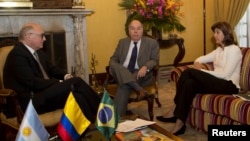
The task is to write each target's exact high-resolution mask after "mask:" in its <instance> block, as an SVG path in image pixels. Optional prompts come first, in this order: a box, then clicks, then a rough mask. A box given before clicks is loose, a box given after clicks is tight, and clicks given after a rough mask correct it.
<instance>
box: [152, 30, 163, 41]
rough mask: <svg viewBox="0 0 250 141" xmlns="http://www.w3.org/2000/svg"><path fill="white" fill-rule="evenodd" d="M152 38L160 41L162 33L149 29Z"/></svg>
mask: <svg viewBox="0 0 250 141" xmlns="http://www.w3.org/2000/svg"><path fill="white" fill-rule="evenodd" d="M151 33H152V38H154V39H156V40H159V39H162V31H161V30H159V29H156V28H154V27H152V28H151Z"/></svg>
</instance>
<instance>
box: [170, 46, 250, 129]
mask: <svg viewBox="0 0 250 141" xmlns="http://www.w3.org/2000/svg"><path fill="white" fill-rule="evenodd" d="M241 51H242V54H243V58H242V66H241V67H242V68H241V80H240V86H241V88H242V91H250V48H241ZM190 67H192V65H185V66H179V67H176V68H174V69H173V70H172V72H171V80H173V81H174V82H175V83H176V82H177V81H178V79H179V76H180V74H181V72H183V70H185V69H186V68H190ZM204 67H205V68H206V69H208V70H213V64H212V63H207V64H204ZM187 123H189V124H190V125H191V126H192V127H194V128H195V129H197V130H200V131H203V132H205V133H207V132H208V125H239V124H248V125H250V101H243V100H241V99H240V98H235V97H233V96H232V95H218V94H204V95H201V94H197V95H196V97H195V98H194V100H193V103H192V105H191V108H190V113H189V116H188V120H187Z"/></svg>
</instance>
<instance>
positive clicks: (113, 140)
mask: <svg viewBox="0 0 250 141" xmlns="http://www.w3.org/2000/svg"><path fill="white" fill-rule="evenodd" d="M136 118H141V119H144V120H148V119H147V118H145V117H144V116H142V115H138V116H135V115H134V116H132V118H130V119H129V120H135V119H136ZM148 127H149V128H151V129H153V130H155V131H157V132H159V133H161V134H163V135H165V136H167V137H169V138H170V139H173V140H175V141H183V139H181V138H180V137H178V136H175V135H174V134H172V133H170V132H169V131H167V130H166V129H164V128H162V127H161V126H159V125H157V123H155V124H152V125H149V126H148ZM112 141H119V140H118V139H117V138H112Z"/></svg>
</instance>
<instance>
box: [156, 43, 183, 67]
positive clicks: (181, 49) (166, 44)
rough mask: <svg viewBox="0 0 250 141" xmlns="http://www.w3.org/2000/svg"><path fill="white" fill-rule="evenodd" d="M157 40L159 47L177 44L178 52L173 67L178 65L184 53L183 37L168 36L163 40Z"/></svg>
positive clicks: (163, 47) (169, 46)
mask: <svg viewBox="0 0 250 141" xmlns="http://www.w3.org/2000/svg"><path fill="white" fill-rule="evenodd" d="M158 42H159V46H160V49H165V48H171V47H173V45H175V44H177V45H178V48H179V52H178V54H177V55H176V57H175V59H174V62H173V64H174V66H175V67H176V66H178V64H179V62H180V61H181V60H182V59H183V57H184V55H185V46H184V39H183V38H169V39H165V40H162V39H159V40H158Z"/></svg>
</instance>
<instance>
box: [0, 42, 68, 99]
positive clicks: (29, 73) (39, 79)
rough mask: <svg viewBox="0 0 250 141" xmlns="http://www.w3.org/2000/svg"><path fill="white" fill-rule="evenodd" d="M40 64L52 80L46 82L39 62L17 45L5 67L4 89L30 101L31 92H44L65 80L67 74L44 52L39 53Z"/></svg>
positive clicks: (19, 44)
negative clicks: (54, 64)
mask: <svg viewBox="0 0 250 141" xmlns="http://www.w3.org/2000/svg"><path fill="white" fill-rule="evenodd" d="M37 53H38V56H39V59H40V62H41V64H42V66H43V67H44V70H45V71H46V72H47V74H48V76H49V77H50V78H51V79H49V80H45V79H44V78H43V75H42V72H41V70H40V68H39V65H38V63H37V61H36V60H35V58H34V56H33V55H32V54H31V53H30V51H29V50H28V49H27V48H26V47H25V46H24V45H23V44H22V43H18V44H16V45H15V47H14V48H13V50H11V51H10V53H9V55H8V57H7V59H6V62H5V66H4V71H3V81H4V87H5V88H10V89H13V90H15V91H16V92H17V93H18V97H19V98H21V99H26V100H27V99H30V96H31V92H34V93H36V92H39V91H42V90H44V89H46V88H48V87H49V86H52V85H54V84H56V83H59V79H61V80H63V78H64V75H65V74H66V72H63V71H62V70H60V69H58V68H56V67H54V66H53V65H52V64H51V63H50V61H49V60H48V59H49V58H48V57H47V56H45V54H44V52H43V51H42V50H38V51H37Z"/></svg>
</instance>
